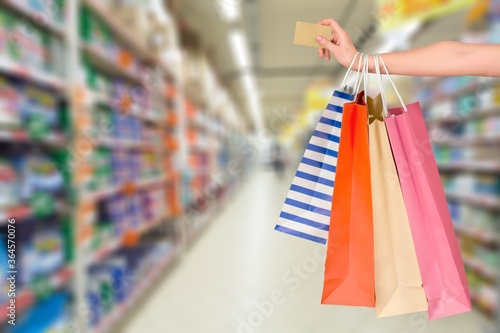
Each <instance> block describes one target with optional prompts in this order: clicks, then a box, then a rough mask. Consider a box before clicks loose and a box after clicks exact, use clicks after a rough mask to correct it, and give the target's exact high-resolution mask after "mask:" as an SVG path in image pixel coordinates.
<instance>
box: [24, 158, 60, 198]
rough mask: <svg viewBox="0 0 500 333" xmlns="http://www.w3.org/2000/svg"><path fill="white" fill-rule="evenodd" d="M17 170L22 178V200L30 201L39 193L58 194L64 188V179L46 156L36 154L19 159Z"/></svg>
mask: <svg viewBox="0 0 500 333" xmlns="http://www.w3.org/2000/svg"><path fill="white" fill-rule="evenodd" d="M15 165H16V169H17V170H19V174H20V178H21V182H22V185H21V192H20V193H21V198H22V199H29V198H31V197H33V195H34V194H35V193H37V192H50V193H56V192H59V191H61V190H62V189H63V188H64V179H63V177H62V176H61V174H60V172H59V170H58V169H57V168H56V166H55V164H54V163H53V162H52V161H51V160H50V159H49V158H48V157H46V156H44V155H41V154H34V155H31V156H26V157H21V158H17V159H16V160H15Z"/></svg>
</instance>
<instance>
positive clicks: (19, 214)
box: [0, 200, 68, 226]
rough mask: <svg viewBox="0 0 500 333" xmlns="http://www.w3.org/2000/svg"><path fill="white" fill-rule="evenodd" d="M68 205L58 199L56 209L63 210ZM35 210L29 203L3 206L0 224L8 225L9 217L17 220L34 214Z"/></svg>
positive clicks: (0, 213)
mask: <svg viewBox="0 0 500 333" xmlns="http://www.w3.org/2000/svg"><path fill="white" fill-rule="evenodd" d="M67 208H68V207H67V205H66V203H65V202H63V201H62V200H59V201H57V203H56V211H57V212H62V211H65V210H66V209H67ZM33 214H34V213H33V210H32V208H31V207H30V206H28V205H27V204H20V205H16V206H12V207H7V208H3V209H1V210H0V226H2V225H6V224H7V220H8V219H15V220H16V222H19V220H24V219H27V218H30V217H32V216H33Z"/></svg>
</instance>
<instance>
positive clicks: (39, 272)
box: [19, 226, 64, 284]
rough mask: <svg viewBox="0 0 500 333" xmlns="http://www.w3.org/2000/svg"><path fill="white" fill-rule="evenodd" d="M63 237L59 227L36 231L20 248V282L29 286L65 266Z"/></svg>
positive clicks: (37, 229)
mask: <svg viewBox="0 0 500 333" xmlns="http://www.w3.org/2000/svg"><path fill="white" fill-rule="evenodd" d="M63 242H64V240H63V235H62V234H61V232H60V230H59V229H58V228H57V227H49V228H48V227H45V226H44V229H41V228H36V230H35V231H34V232H33V234H31V235H30V236H29V237H27V238H26V239H25V240H24V241H23V242H22V243H21V244H20V245H19V246H20V251H19V252H20V254H21V256H20V266H21V267H20V269H19V272H20V281H21V283H22V284H28V283H30V282H32V281H33V280H34V279H36V278H38V277H44V276H48V275H50V274H52V273H54V272H56V271H57V270H59V269H60V268H62V267H63V266H64V246H63Z"/></svg>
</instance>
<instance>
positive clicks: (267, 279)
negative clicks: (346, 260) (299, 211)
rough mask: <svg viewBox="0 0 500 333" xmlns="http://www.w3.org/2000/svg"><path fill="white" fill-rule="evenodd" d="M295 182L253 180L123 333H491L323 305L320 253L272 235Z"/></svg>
mask: <svg viewBox="0 0 500 333" xmlns="http://www.w3.org/2000/svg"><path fill="white" fill-rule="evenodd" d="M291 176H292V175H289V176H287V177H285V178H284V179H281V180H280V179H278V178H277V177H275V175H274V174H273V173H271V172H266V171H262V172H258V173H256V174H254V175H253V176H251V177H250V178H249V179H248V180H247V181H246V182H245V183H244V186H243V188H242V189H241V190H240V192H238V194H237V195H236V197H235V198H234V199H233V200H232V201H230V203H229V205H228V206H227V207H226V208H225V209H224V210H223V211H222V212H221V213H220V215H219V216H218V217H217V218H216V220H215V221H214V222H213V224H212V225H211V226H210V227H209V228H208V229H207V230H206V232H205V233H204V234H203V235H202V236H201V237H200V238H199V239H198V241H197V242H196V243H195V245H194V246H193V247H192V248H191V249H190V251H189V252H188V253H187V254H186V255H185V256H184V257H183V258H182V260H181V261H180V263H179V265H178V266H177V267H175V270H173V271H172V272H171V273H170V274H168V275H167V276H166V277H165V279H164V281H162V282H161V283H160V284H159V285H158V286H156V287H155V288H156V289H155V290H154V291H153V293H152V294H151V295H150V296H149V298H148V299H147V301H146V302H145V303H144V305H143V306H142V308H141V309H139V310H135V311H137V312H136V313H135V314H134V316H133V317H132V318H131V320H130V322H129V323H128V324H127V328H126V329H125V332H126V333H142V332H147V333H254V332H259V333H260V332H262V333H333V332H338V333H444V332H450V333H462V332H463V333H483V332H486V331H485V330H484V329H483V328H482V326H483V327H484V325H485V322H484V320H483V319H482V317H481V316H480V315H478V314H476V313H470V314H466V315H461V316H457V317H453V318H448V319H443V320H438V321H436V322H432V323H428V322H427V320H426V315H425V314H421V315H410V316H400V317H395V318H386V319H376V318H375V313H374V310H372V309H360V308H349V307H338V306H322V305H320V304H319V301H320V295H321V287H322V278H323V267H322V264H321V255H322V252H321V250H322V248H323V247H322V246H320V245H315V244H312V243H309V242H306V241H303V240H299V239H295V238H293V237H290V236H288V235H284V234H281V233H278V232H275V231H273V227H274V224H275V222H276V218H277V216H278V214H279V211H280V209H281V205H282V203H283V199H284V197H285V195H286V192H287V189H288V186H289V182H290V179H289V178H290V177H291ZM301 266H303V267H304V269H301V272H300V273H294V270H295V269H296V268H297V267H301ZM273 301H274V302H273Z"/></svg>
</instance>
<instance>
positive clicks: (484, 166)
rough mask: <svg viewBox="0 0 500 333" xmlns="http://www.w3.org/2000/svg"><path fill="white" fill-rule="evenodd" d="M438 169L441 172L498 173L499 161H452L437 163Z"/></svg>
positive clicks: (499, 168)
mask: <svg viewBox="0 0 500 333" xmlns="http://www.w3.org/2000/svg"><path fill="white" fill-rule="evenodd" d="M438 168H439V171H443V172H457V171H468V172H479V173H499V172H500V161H470V162H467V161H463V162H454V163H438Z"/></svg>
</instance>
